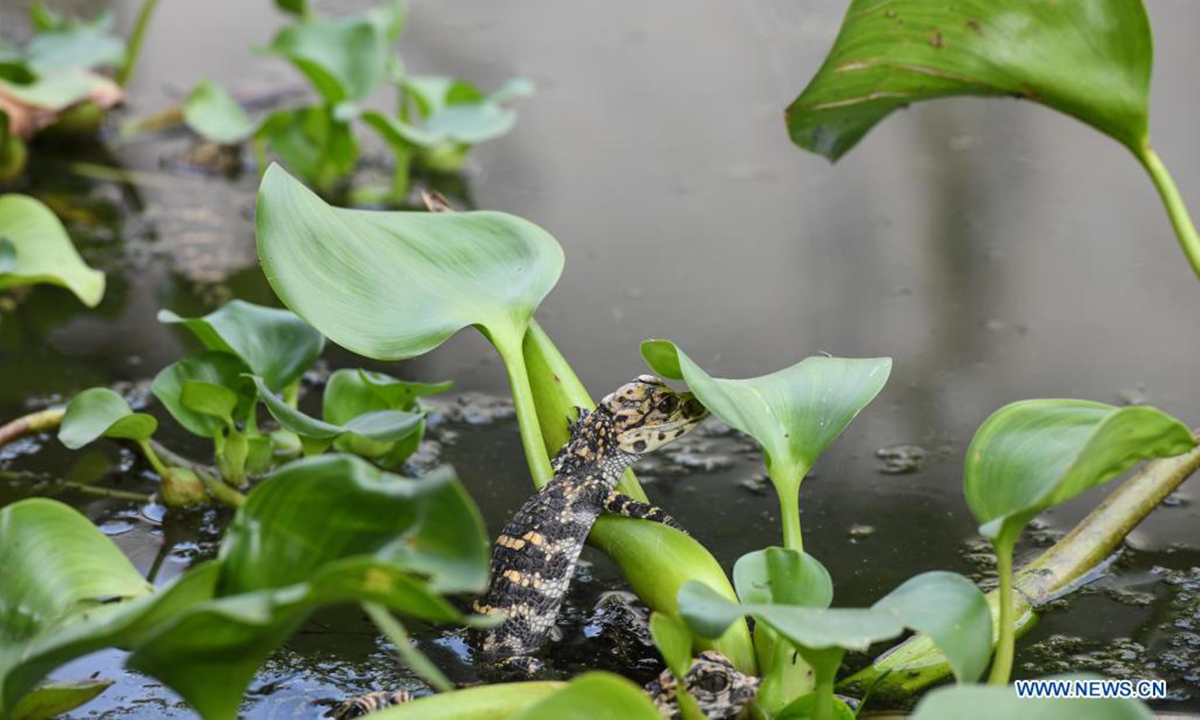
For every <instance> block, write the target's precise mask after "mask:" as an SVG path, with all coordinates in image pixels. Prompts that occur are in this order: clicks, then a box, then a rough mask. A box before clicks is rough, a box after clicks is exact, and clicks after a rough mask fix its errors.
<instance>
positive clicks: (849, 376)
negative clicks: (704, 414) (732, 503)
mask: <svg viewBox="0 0 1200 720" xmlns="http://www.w3.org/2000/svg"><path fill="white" fill-rule="evenodd" d="M642 355H643V356H644V357H645V358H646V362H647V363H648V364H649V365H650V367H652V368H653V369H654V370H655V371H656V372H658V373H659V374H660V375H662V376H664V377H668V378H672V379H676V380H684V381H686V382H687V384H688V387H689V388H690V389H691V390H692V392H694V393H695V394H696V397H697V398H699V399H700V402H702V403H704V406H705V407H706V408H708V409H709V411H710V412H712V413H713V414H714V415H716V416H717V417H719V418H721V419H722V420H724V421H725V422H726V423H728V424H730V425H732V426H733V427H735V428H737V429H738V430H741V431H742V432H744V433H746V434H747V435H750V436H751V437H753V438H754V439H755V440H757V441H758V442H759V444H760V445H762V448H763V451H764V453H766V456H767V465H768V467H770V466H771V465H775V464H787V465H790V466H792V467H796V468H803V470H804V471H805V472H807V470H808V469H809V468H811V467H812V465H813V463H814V462H816V460H817V458H818V457H820V455H821V453H823V452H825V449H826V448H828V447H829V446H830V445H831V444H832V443H833V441H834V440H836V439H837V437H838V435H840V434H841V433H842V431H843V430H845V429H846V426H847V425H849V424H850V421H851V420H853V419H854V417H855V416H856V415H858V413H859V412H860V411H861V410H862V409H863V408H864V407H866V406H867V404H868V403H870V402H871V401H872V400H873V399H875V396H876V395H877V394H879V391H880V390H882V389H883V386H884V384H885V383H886V382H887V379H888V375H889V374H890V373H891V369H892V360H891V358H870V359H849V358H832V357H824V356H818V357H810V358H806V359H804V360H802V361H800V362H798V363H796V364H795V365H792V366H791V367H788V368H785V369H783V370H780V371H778V372H774V373H771V374H770V375H763V376H761V377H756V378H749V379H746V380H726V379H723V378H714V377H711V376H710V375H709V374H708V373H706V372H705V371H704V370H703V369H702V368H701V367H700V366H699V365H697V364H696V363H694V362H693V361H692V359H691V358H689V357H688V356H687V355H686V354H684V352H683V351H682V350H680V349H679V348H678V347H676V346H675V344H674V343H672V342H670V341H669V340H647V341H646V342H644V343H642Z"/></svg>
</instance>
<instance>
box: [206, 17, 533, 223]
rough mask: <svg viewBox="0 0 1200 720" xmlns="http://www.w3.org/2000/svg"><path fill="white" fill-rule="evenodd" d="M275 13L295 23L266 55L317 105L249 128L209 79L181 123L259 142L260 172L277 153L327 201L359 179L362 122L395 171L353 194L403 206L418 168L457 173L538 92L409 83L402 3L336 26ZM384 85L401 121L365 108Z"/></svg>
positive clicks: (221, 138) (217, 137)
mask: <svg viewBox="0 0 1200 720" xmlns="http://www.w3.org/2000/svg"><path fill="white" fill-rule="evenodd" d="M276 5H277V6H278V7H279V8H280V9H281V10H284V11H285V12H287V13H289V14H290V15H292V16H293V17H294V23H293V24H291V25H289V26H287V27H285V28H284V29H283V30H281V31H280V32H279V33H278V34H277V35H276V36H275V38H274V39H273V40H272V41H271V43H270V45H269V46H268V48H267V50H268V52H270V53H271V54H273V55H277V56H279V57H281V58H283V59H285V60H287V61H288V62H289V63H291V64H292V66H293V67H295V69H296V70H297V71H298V72H299V73H300V74H302V75H303V76H304V77H305V79H306V80H307V81H308V83H309V85H310V86H311V88H312V91H313V93H314V94H315V95H316V97H317V102H316V103H313V104H309V105H302V106H299V107H290V108H286V109H282V110H276V111H274V112H271V113H269V114H267V115H266V116H264V117H262V118H260V119H258V120H252V119H251V118H250V116H249V115H248V114H247V113H246V111H245V110H244V109H243V108H242V107H241V105H239V104H238V103H237V101H236V100H234V99H233V97H232V96H230V95H229V93H228V92H226V91H225V90H224V89H223V88H221V87H220V86H218V85H216V84H214V83H213V82H211V81H209V80H204V81H202V82H200V83H199V84H198V85H197V86H196V87H195V88H194V89H193V90H192V92H191V93H190V94H189V95H188V97H187V100H186V101H185V102H184V105H183V119H184V121H185V122H186V123H187V125H188V126H189V127H190V128H192V130H194V131H195V132H196V133H198V134H199V135H200V136H202V137H204V138H205V139H207V140H209V141H211V142H214V143H217V144H220V145H239V144H241V143H243V142H245V141H248V140H253V142H254V145H255V147H256V149H257V154H258V158H259V164H260V166H261V167H260V170H265V169H266V158H267V155H268V153H271V154H273V155H274V156H275V157H276V158H278V160H279V161H280V162H281V163H282V164H283V165H284V166H285V167H287V168H288V170H289V171H291V172H292V173H294V174H296V175H298V176H299V177H301V178H303V179H304V180H305V181H306V182H307V183H309V184H310V185H312V186H313V187H315V188H316V189H317V190H318V191H320V192H321V193H322V194H329V193H330V192H331V191H332V190H333V189H334V187H335V186H336V185H337V184H338V183H340V182H342V181H343V180H345V179H346V178H347V177H349V176H350V175H351V174H352V173H353V172H354V170H355V167H356V165H357V163H358V158H359V153H360V142H359V139H358V137H357V135H356V133H355V123H356V121H358V120H361V121H362V123H363V124H364V125H365V126H366V127H368V128H370V129H371V130H372V131H373V132H375V133H376V134H378V136H379V137H380V138H381V139H382V140H383V142H384V144H385V145H386V147H387V148H388V149H389V150H390V151H391V152H392V155H393V172H392V183H391V187H390V188H377V187H359V188H355V190H354V195H355V197H357V198H360V199H362V200H370V201H380V200H388V201H391V202H394V203H402V202H403V201H404V200H405V198H406V197H407V195H408V189H409V184H410V177H411V174H412V171H413V169H414V168H416V169H421V170H424V171H428V172H439V173H449V172H457V171H458V170H459V169H461V167H462V165H463V162H465V160H466V156H467V154H468V153H469V152H470V150H471V148H472V147H473V146H474V145H477V144H479V143H481V142H484V141H486V140H490V139H493V138H496V137H499V136H501V135H504V134H506V133H507V132H509V131H510V130H511V129H512V127H513V125H514V124H515V123H516V113H515V112H514V111H513V110H512V109H511V108H509V107H508V105H509V104H510V103H511V102H512V101H513V100H516V99H518V98H521V97H526V96H528V95H530V94H531V93H532V92H533V84H532V83H531V82H530V81H528V80H525V79H523V78H518V79H514V80H511V81H509V82H508V83H506V84H504V85H503V86H502V87H500V88H499V89H497V90H495V91H493V92H491V93H484V92H482V91H481V90H479V89H478V88H477V87H475V86H474V85H472V84H471V83H469V82H467V81H466V80H461V79H456V78H448V77H440V76H419V75H409V74H407V73H406V71H405V69H404V65H403V63H402V62H401V61H400V58H399V57H397V56H396V55H395V54H394V51H393V48H394V46H395V44H396V42H397V40H398V39H399V37H400V34H401V32H402V31H403V29H404V24H405V7H404V3H403V2H400V1H399V0H396V1H394V2H387V3H384V4H382V5H380V6H378V7H376V8H373V9H370V10H367V11H366V12H363V13H360V14H353V15H344V16H340V17H336V18H320V17H317V16H316V15H315V14H314V13H313V12H312V9H311V8H310V7H309V6H308V4H307V3H291V2H279V3H276ZM385 85H386V86H389V87H391V88H392V89H393V90H394V92H395V93H396V101H395V107H396V111H395V113H387V112H381V111H379V110H373V109H366V110H364V109H362V107H361V106H362V105H363V104H364V103H365V102H366V101H367V100H368V99H369V98H370V97H371V96H373V95H374V94H375V93H376V91H377V90H379V89H380V88H381V87H382V86H385Z"/></svg>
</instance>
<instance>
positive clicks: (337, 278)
mask: <svg viewBox="0 0 1200 720" xmlns="http://www.w3.org/2000/svg"><path fill="white" fill-rule="evenodd" d="M257 225H258V250H259V257H260V258H261V259H262V263H263V269H264V270H265V271H266V274H267V279H268V280H269V281H270V282H271V286H272V287H273V288H274V289H275V292H276V293H277V294H278V295H279V297H280V298H281V299H282V300H283V301H284V303H285V304H287V306H288V307H290V308H291V309H292V310H294V311H295V312H296V313H297V314H299V315H300V316H301V317H303V318H304V319H306V320H308V321H309V322H310V323H311V324H312V325H313V326H314V327H316V328H317V329H318V330H320V331H321V332H322V333H324V334H325V335H326V336H328V337H329V338H330V339H331V340H333V341H334V342H336V343H337V344H339V345H341V346H343V347H345V348H348V349H350V350H353V351H354V352H357V353H359V354H361V355H366V356H367V357H371V358H375V359H381V360H396V359H402V358H409V357H414V356H417V355H420V354H422V353H425V352H428V351H429V350H432V349H433V348H435V347H437V346H438V345H440V344H441V343H443V342H444V341H445V340H446V339H447V338H449V337H450V336H451V335H453V334H454V333H456V332H458V331H459V330H460V329H462V328H464V327H467V326H469V325H475V326H478V327H479V328H480V329H481V330H482V331H483V332H484V333H486V334H487V335H488V336H489V337H490V338H491V340H492V341H493V342H494V343H495V344H496V345H497V347H498V349H500V351H501V353H502V355H504V356H505V357H506V361H507V360H509V359H510V358H512V357H514V356H516V355H519V353H520V343H521V339H522V337H523V336H524V334H525V329H526V327H527V326H528V324H529V319H530V318H531V317H532V315H533V311H534V310H535V309H536V308H537V306H538V304H539V303H540V302H541V300H542V298H543V297H545V296H546V294H547V293H548V292H550V289H551V288H552V287H553V286H554V283H555V282H556V281H557V280H558V276H559V274H560V273H561V272H562V264H563V255H562V249H561V248H560V247H559V245H558V243H557V242H556V241H555V240H554V238H552V237H550V235H549V234H547V233H546V232H545V231H544V230H542V229H541V228H539V227H537V226H536V225H533V224H532V223H529V222H527V221H525V220H521V219H520V218H517V217H513V216H511V215H506V214H504V213H496V212H470V213H406V212H368V211H360V210H343V209H338V208H333V207H330V206H329V205H327V204H325V202H323V201H322V200H321V199H320V198H319V197H317V196H316V195H314V194H313V193H312V192H310V191H309V190H308V189H307V188H305V187H304V186H303V185H301V184H300V183H299V182H297V181H296V180H295V179H294V178H292V177H291V176H290V175H288V174H287V173H286V172H285V171H284V170H282V169H281V168H279V167H271V168H270V169H269V170H268V171H267V174H266V177H265V178H264V179H263V182H262V186H261V188H260V189H259V196H258V206H257Z"/></svg>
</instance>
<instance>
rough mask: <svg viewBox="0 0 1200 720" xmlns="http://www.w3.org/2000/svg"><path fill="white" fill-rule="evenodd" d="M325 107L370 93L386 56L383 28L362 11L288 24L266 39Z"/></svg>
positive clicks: (381, 75) (388, 51)
mask: <svg viewBox="0 0 1200 720" xmlns="http://www.w3.org/2000/svg"><path fill="white" fill-rule="evenodd" d="M270 50H271V52H273V53H275V54H277V55H279V56H281V57H283V58H286V59H287V60H288V61H290V62H291V63H292V64H293V65H295V66H296V68H297V69H298V70H299V71H300V72H302V73H303V74H304V76H305V77H307V78H308V81H309V82H311V83H312V84H313V87H314V88H315V89H316V90H317V92H318V93H320V95H321V96H322V97H323V98H324V99H325V102H326V103H328V104H330V105H336V104H338V103H340V102H344V101H347V100H351V101H356V100H361V99H362V98H364V97H366V96H367V95H370V94H371V92H372V91H373V90H375V88H376V87H378V86H379V83H380V82H382V81H383V79H384V76H385V72H386V70H387V64H388V60H389V58H390V55H391V48H390V42H389V39H388V31H387V28H385V27H382V26H381V23H379V22H378V21H377V20H376V19H374V18H371V17H368V16H366V15H354V16H349V17H344V18H337V19H332V20H320V21H315V20H313V21H308V22H303V23H298V24H296V25H291V26H288V27H286V28H284V29H283V30H281V31H280V32H279V34H278V35H276V36H275V39H274V40H273V41H272V42H271V46H270Z"/></svg>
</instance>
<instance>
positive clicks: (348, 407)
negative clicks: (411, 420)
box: [323, 368, 451, 467]
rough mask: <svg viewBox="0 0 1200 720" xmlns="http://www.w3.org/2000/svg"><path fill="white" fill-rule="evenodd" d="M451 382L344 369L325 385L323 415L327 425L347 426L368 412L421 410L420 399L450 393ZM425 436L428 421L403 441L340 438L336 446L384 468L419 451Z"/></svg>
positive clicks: (355, 437) (392, 465) (396, 463)
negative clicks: (427, 380)
mask: <svg viewBox="0 0 1200 720" xmlns="http://www.w3.org/2000/svg"><path fill="white" fill-rule="evenodd" d="M450 386H451V383H448V382H445V383H436V384H431V383H415V382H406V381H404V380H397V379H396V378H393V377H389V376H388V375H384V374H383V373H370V372H367V371H365V370H351V369H348V368H343V369H341V370H338V371H336V372H334V373H333V374H332V375H330V376H329V381H328V382H326V383H325V395H324V402H323V415H324V417H325V420H326V422H329V423H333V424H336V425H345V424H346V423H349V422H352V421H353V420H354V419H355V418H358V417H361V416H363V415H366V414H368V413H373V412H380V411H385V410H400V411H403V412H413V411H419V410H420V405H419V403H418V398H420V397H422V396H425V395H433V394H436V393H440V392H444V391H445V390H448V389H449V388H450ZM424 434H425V419H424V417H422V418H421V420H420V423H419V427H417V428H416V429H415V430H414V431H413V432H412V433H411V434H409V435H408V436H406V437H405V438H404V439H403V440H401V441H396V442H380V441H377V440H368V439H366V438H364V437H361V436H349V437H342V438H339V439H338V440H337V442H336V446H337V448H338V449H339V450H341V451H343V452H350V453H353V454H355V455H360V456H362V457H367V458H371V459H372V460H374V461H375V462H376V463H378V464H380V465H383V466H384V467H394V466H396V465H399V464H400V463H402V462H404V461H405V460H406V459H408V457H409V456H410V455H412V454H413V453H414V452H416V450H417V447H418V446H419V445H420V443H421V439H422V437H424Z"/></svg>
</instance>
